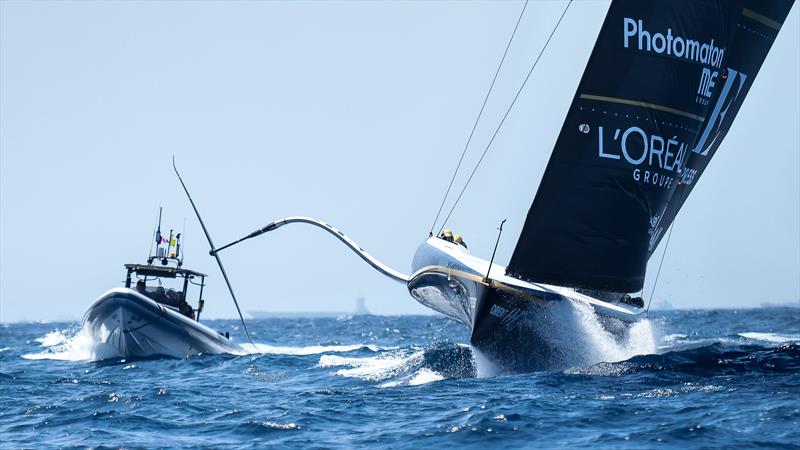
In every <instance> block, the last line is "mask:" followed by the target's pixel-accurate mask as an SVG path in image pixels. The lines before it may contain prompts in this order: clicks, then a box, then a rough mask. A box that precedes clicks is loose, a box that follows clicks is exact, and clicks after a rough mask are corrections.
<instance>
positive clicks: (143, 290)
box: [136, 280, 195, 319]
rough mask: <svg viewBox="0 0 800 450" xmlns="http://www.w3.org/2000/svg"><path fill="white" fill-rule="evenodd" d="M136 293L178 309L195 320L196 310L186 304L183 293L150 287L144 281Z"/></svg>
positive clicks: (159, 287)
mask: <svg viewBox="0 0 800 450" xmlns="http://www.w3.org/2000/svg"><path fill="white" fill-rule="evenodd" d="M136 292H138V293H140V294H142V295H144V296H146V297H148V298H150V299H151V300H154V301H156V302H158V303H161V304H163V305H166V306H171V307H173V308H175V309H177V310H178V311H179V312H180V313H181V314H183V315H185V316H187V317H189V318H191V319H194V318H195V315H194V310H193V309H192V307H191V305H189V304H188V303H187V302H186V295H185V294H184V292H183V291H180V290H177V289H172V288H165V287H164V286H148V285H147V284H146V283H145V282H144V280H139V282H137V283H136Z"/></svg>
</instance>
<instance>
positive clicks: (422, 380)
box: [380, 367, 444, 388]
mask: <svg viewBox="0 0 800 450" xmlns="http://www.w3.org/2000/svg"><path fill="white" fill-rule="evenodd" d="M439 380H444V377H443V376H442V375H440V374H439V373H437V372H434V371H433V370H430V369H428V368H424V367H423V368H422V369H420V370H418V371H417V372H416V373H414V375H413V376H412V377H411V378H410V379H408V380H397V381H389V382H386V383H383V384H381V385H380V387H382V388H390V387H398V386H421V385H423V384H428V383H433V382H434V381H439Z"/></svg>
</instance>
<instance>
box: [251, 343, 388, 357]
mask: <svg viewBox="0 0 800 450" xmlns="http://www.w3.org/2000/svg"><path fill="white" fill-rule="evenodd" d="M240 345H241V347H242V348H243V349H245V351H246V352H247V353H248V354H273V355H299V356H302V355H319V354H321V353H346V352H352V351H354V350H360V349H362V348H367V349H369V350H371V351H373V352H377V351H378V350H379V348H378V347H376V346H375V345H372V344H352V345H309V346H305V347H288V346H273V345H269V344H262V343H258V342H257V343H255V345H253V344H240Z"/></svg>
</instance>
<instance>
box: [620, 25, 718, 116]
mask: <svg viewBox="0 0 800 450" xmlns="http://www.w3.org/2000/svg"><path fill="white" fill-rule="evenodd" d="M622 36H623V43H622V44H623V46H624V47H625V48H630V47H631V46H634V45H636V46H637V48H638V49H639V50H640V51H643V52H655V53H658V54H667V55H670V56H674V57H676V58H681V59H685V60H688V61H693V62H696V63H699V64H702V65H704V66H707V67H703V69H702V70H701V72H700V82H699V83H698V86H697V93H696V96H695V103H697V104H699V105H702V106H707V105H708V104H709V102H710V101H711V95H712V94H713V92H714V86H716V83H717V77H718V76H719V72H718V71H717V70H714V69H721V68H722V62H723V59H724V57H725V49H724V48H719V47H717V46H715V45H714V39H711V41H710V42H706V43H702V42H700V41H696V40H694V39H689V38H686V37H682V36H673V35H672V28H667V32H666V33H651V32H650V31H647V30H646V29H645V26H644V22H643V21H642V20H641V19H638V20H636V19H632V18H630V17H625V18H624V19H623V33H622Z"/></svg>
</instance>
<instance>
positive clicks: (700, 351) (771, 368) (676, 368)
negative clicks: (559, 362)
mask: <svg viewBox="0 0 800 450" xmlns="http://www.w3.org/2000/svg"><path fill="white" fill-rule="evenodd" d="M798 370H800V344H798V343H796V342H784V343H782V344H780V345H778V346H772V345H769V346H763V345H748V344H734V343H725V342H715V343H713V344H710V345H705V346H702V347H695V348H690V349H686V350H677V351H670V352H666V353H663V354H652V355H639V356H634V357H633V358H630V359H628V360H626V361H622V362H616V363H613V362H612V363H600V364H595V365H592V366H588V367H581V368H573V369H569V370H567V371H565V373H568V374H581V375H599V376H620V375H628V374H633V373H653V374H661V375H670V374H672V375H676V376H682V375H691V376H702V377H711V376H717V375H741V374H747V373H761V374H769V373H793V372H797V371H798Z"/></svg>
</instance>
